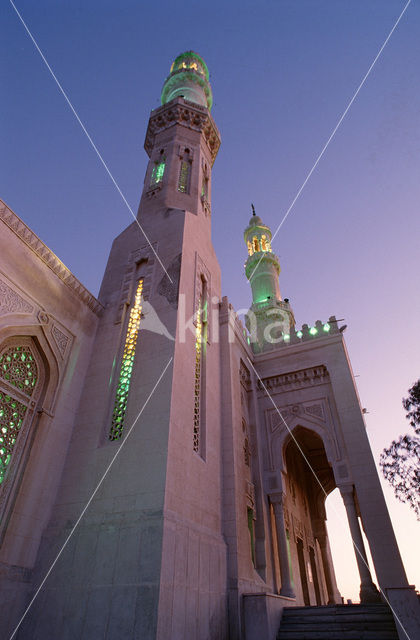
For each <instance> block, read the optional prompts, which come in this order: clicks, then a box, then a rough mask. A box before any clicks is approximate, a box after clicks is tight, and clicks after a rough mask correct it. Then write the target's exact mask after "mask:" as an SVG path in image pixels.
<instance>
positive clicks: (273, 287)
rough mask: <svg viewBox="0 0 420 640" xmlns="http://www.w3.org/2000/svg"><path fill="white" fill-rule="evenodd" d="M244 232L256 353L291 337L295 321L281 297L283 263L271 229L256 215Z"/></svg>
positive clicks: (249, 317) (249, 327)
mask: <svg viewBox="0 0 420 640" xmlns="http://www.w3.org/2000/svg"><path fill="white" fill-rule="evenodd" d="M251 206H252V217H251V219H250V221H249V224H248V226H247V228H246V229H245V231H244V240H245V243H246V246H247V249H248V259H247V261H246V263H245V273H246V277H247V278H248V280H249V282H250V284H251V288H252V305H251V308H250V310H249V312H248V316H247V320H246V323H247V327H248V330H249V331H250V333H251V339H252V342H253V349H254V351H256V352H259V351H264V350H266V349H268V348H273V346H275V344H276V343H277V342H278V340H279V339H280V337H281V335H282V334H283V335H288V334H289V332H290V328H291V327H292V326H294V324H295V319H294V316H293V311H292V309H291V307H290V305H289V301H288V300H287V299H286V300H284V301H283V300H282V297H281V294H280V285H279V274H280V262H279V259H278V257H277V256H276V255H275V253H273V251H272V249H271V237H272V234H271V229H270V227H268V226H267V225H266V224H264V223H263V221H262V220H261V218H260V217H259V216H257V215H256V214H255V209H254V205H251ZM273 323H274V324H273Z"/></svg>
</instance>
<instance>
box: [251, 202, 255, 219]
mask: <svg viewBox="0 0 420 640" xmlns="http://www.w3.org/2000/svg"><path fill="white" fill-rule="evenodd" d="M251 209H252V215H253V216H255V207H254V205H253V204H252V202H251Z"/></svg>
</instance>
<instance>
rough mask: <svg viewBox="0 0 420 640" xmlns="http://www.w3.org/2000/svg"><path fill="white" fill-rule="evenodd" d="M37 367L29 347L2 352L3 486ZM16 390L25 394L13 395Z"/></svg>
mask: <svg viewBox="0 0 420 640" xmlns="http://www.w3.org/2000/svg"><path fill="white" fill-rule="evenodd" d="M38 377H39V376H38V368H37V365H36V362H35V358H34V356H33V353H32V351H31V350H30V348H29V347H28V346H22V345H19V346H16V345H14V346H10V347H7V348H6V349H5V350H4V351H3V352H2V353H1V355H0V382H1V383H2V387H3V388H2V389H0V485H1V484H2V483H3V481H4V478H5V475H6V471H7V469H8V466H9V463H10V460H11V458H12V453H13V449H14V446H15V443H16V440H17V438H18V436H19V433H20V431H21V427H22V424H23V421H24V418H25V414H26V412H27V409H28V407H27V406H26V404H25V399H24V397H25V396H26V397H27V400H26V403H28V402H29V398H30V397H31V396H32V395H33V392H34V389H35V387H36V384H37V382H38ZM15 390H18V391H20V392H21V394H23V395H22V396H20V397H21V399H20V400H17V399H16V398H15V397H14V394H15Z"/></svg>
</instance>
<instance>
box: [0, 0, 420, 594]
mask: <svg viewBox="0 0 420 640" xmlns="http://www.w3.org/2000/svg"><path fill="white" fill-rule="evenodd" d="M16 6H17V8H18V10H19V11H20V12H21V13H22V16H23V18H24V20H25V21H26V22H27V25H28V27H29V29H30V30H31V31H32V33H33V35H34V37H35V39H36V41H37V42H38V45H39V47H40V48H41V50H42V51H43V53H44V55H45V56H46V58H47V60H48V62H49V64H50V65H51V67H52V68H53V70H54V72H55V74H56V76H57V77H58V79H59V81H60V82H61V84H62V86H63V88H64V89H65V91H66V92H67V94H68V96H69V99H70V100H71V102H72V103H73V105H74V107H75V109H76V111H77V112H78V114H79V117H80V118H81V120H82V121H83V123H84V125H85V126H86V128H87V130H88V131H89V134H90V135H91V137H92V138H93V140H94V142H95V144H96V145H97V147H98V149H99V150H100V152H101V154H102V155H103V157H104V159H105V161H106V162H107V164H108V166H109V168H110V170H111V172H112V173H113V175H114V177H115V179H116V181H117V182H118V184H119V186H120V188H121V190H122V191H123V193H124V195H125V197H126V198H127V200H128V202H129V203H130V206H131V207H132V208H133V210H134V211H136V210H137V206H138V202H139V198H140V194H141V190H142V184H143V177H144V172H145V169H146V164H147V156H146V153H145V152H144V150H143V142H144V136H145V132H146V127H147V120H148V117H149V113H150V110H151V109H153V108H156V107H157V106H159V104H160V100H159V99H160V91H161V87H162V84H163V81H164V79H165V77H166V75H167V74H168V73H169V67H170V64H171V62H172V60H173V59H174V57H175V56H176V55H177V54H178V53H180V52H182V51H184V50H187V49H194V50H195V51H198V52H199V53H200V54H201V55H202V56H203V57H204V59H205V61H206V62H207V65H208V67H209V70H210V80H211V83H212V87H213V93H214V106H213V110H212V115H213V117H214V119H215V121H216V124H217V126H218V127H219V130H220V132H221V135H222V146H221V149H220V152H219V156H218V158H217V160H216V163H215V166H214V170H213V194H212V196H213V197H212V224H213V240H214V245H215V248H216V252H217V255H218V257H219V260H220V264H221V268H222V274H223V280H222V286H223V293H224V294H225V295H228V297H229V298H230V300H231V302H232V303H233V304H234V306H235V307H236V308H244V307H248V306H249V304H250V301H251V293H250V287H249V285H248V282H247V280H246V278H245V275H244V271H243V263H244V261H245V259H246V247H245V245H244V243H243V235H242V234H243V229H244V227H245V226H246V224H247V221H248V219H249V217H250V214H251V210H250V203H251V202H254V204H255V207H256V210H257V214H258V215H260V216H261V218H262V219H263V221H264V222H265V223H266V224H269V225H271V227H272V229H273V231H274V230H275V229H276V227H277V225H278V224H279V222H280V221H281V219H282V217H283V215H284V214H285V212H286V211H287V209H288V207H289V205H290V203H291V202H292V200H293V198H294V197H295V195H296V193H297V191H298V189H299V187H300V186H301V184H302V182H303V181H304V179H305V178H306V176H307V174H308V172H309V170H310V169H311V167H312V165H313V163H314V161H315V159H316V157H317V156H318V154H319V153H320V151H321V149H322V147H323V145H324V144H325V142H326V140H327V139H328V137H329V135H330V134H331V132H332V130H333V128H334V127H335V125H336V123H337V121H338V119H339V118H340V116H341V114H342V113H343V111H344V109H345V108H346V106H347V104H348V102H349V100H350V99H351V97H352V95H353V94H354V92H355V90H356V88H357V86H358V85H359V83H360V81H361V80H362V78H363V76H364V74H365V73H366V71H367V70H368V68H369V66H370V64H371V63H372V61H373V59H374V57H375V56H376V54H377V52H378V50H379V48H380V47H381V45H382V44H383V42H384V40H385V38H386V36H387V35H388V33H389V31H390V30H391V28H392V26H393V25H394V23H395V21H396V20H397V18H398V16H399V14H400V12H401V11H402V9H403V6H404V2H400V1H394V0H386V1H384V0H378V1H376V0H369V1H368V2H366V1H365V0H352V1H344V0H324V1H317V0H313V1H297V2H296V1H289V2H283V1H275V0H271V1H266V0H262V1H261V0H260V1H259V2H256V1H255V0H254V2H247V1H245V2H244V1H241V2H239V1H236V0H234V1H230V2H227V3H226V2H220V1H219V0H217V1H215V0H214V1H213V2H211V3H202V2H197V1H196V2H192V1H183V2H182V3H181V2H175V1H173V0H172V1H169V0H165V1H163V2H154V3H149V2H148V3H145V2H134V1H133V2H126V1H122V2H119V3H118V8H117V3H116V2H115V1H114V2H109V1H103V0H102V1H99V0H91V1H90V2H78V1H76V0H73V1H72V2H67V3H64V2H60V3H57V2H52V1H51V2H46V1H44V0H41V1H39V2H37V3H33V2H29V1H27V0H25V1H20V0H17V2H16ZM0 17H1V24H2V33H1V38H0V59H1V67H0V72H1V85H2V107H1V110H2V115H3V117H2V122H1V129H2V131H1V133H2V146H3V149H2V154H1V160H0V186H1V191H0V196H1V197H2V198H3V199H4V200H5V202H7V204H8V205H9V206H10V207H11V208H12V209H13V210H14V211H15V212H16V213H17V214H18V215H19V216H20V217H21V218H22V219H23V220H24V221H25V222H26V223H27V224H28V225H29V226H30V227H31V228H32V229H33V230H34V231H35V232H36V233H37V234H38V235H39V236H40V237H41V239H42V240H43V241H44V242H45V243H46V244H47V245H48V246H49V247H50V248H51V249H52V250H53V251H54V252H55V253H56V254H57V255H58V256H59V257H60V258H61V260H62V261H63V262H64V263H65V264H66V265H67V266H68V267H69V268H70V269H71V270H72V271H73V272H74V274H75V275H76V276H77V277H78V278H79V279H80V280H81V281H82V282H83V283H84V284H85V285H86V286H87V287H88V288H89V289H90V290H91V291H92V293H94V294H97V292H98V290H99V285H100V281H101V278H102V274H103V271H104V268H105V264H106V260H107V257H108V252H109V249H110V247H111V242H112V240H113V238H114V237H115V236H116V235H117V234H118V233H119V232H120V231H121V230H122V229H123V228H124V227H126V226H127V225H128V224H130V223H131V221H132V219H131V216H130V213H129V211H128V210H127V208H126V206H125V205H124V203H123V201H122V199H121V197H120V195H119V194H118V192H117V191H116V189H115V187H114V185H113V184H112V182H111V181H110V179H109V177H108V176H107V174H106V172H105V170H104V168H103V166H102V165H101V164H100V162H99V160H98V158H97V156H96V154H95V153H94V151H93V149H92V148H91V146H90V144H89V142H88V140H87V139H86V137H85V135H84V133H83V132H82V130H81V128H80V126H79V124H78V123H77V121H76V119H75V117H74V115H73V114H72V113H71V111H70V109H69V107H68V105H67V104H66V102H65V100H64V98H63V96H62V95H61V94H60V92H59V90H58V88H57V86H56V84H55V83H54V81H53V79H52V77H51V76H50V74H49V73H48V71H47V69H46V67H45V65H44V63H43V62H42V60H41V57H40V56H39V54H38V52H37V51H36V49H35V47H34V45H33V44H32V42H31V41H30V39H29V37H28V35H27V34H26V32H25V30H24V28H23V26H22V24H21V23H20V21H19V19H18V17H17V15H16V13H15V12H14V10H13V7H12V6H11V5H9V4H8V3H4V4H3V6H2V7H1V9H0ZM419 29H420V6H419V4H418V3H416V2H412V3H411V5H410V6H409V7H408V9H407V12H406V13H405V15H404V17H403V18H402V20H401V22H400V24H399V25H398V27H397V29H396V31H395V33H394V34H393V35H392V37H391V39H390V41H389V43H388V45H387V46H386V48H385V50H384V52H383V54H382V56H381V57H380V59H379V60H378V62H377V64H376V66H375V68H374V69H373V71H372V73H371V75H370V76H369V78H368V80H367V81H366V84H365V85H364V87H363V88H362V90H361V92H360V94H359V95H358V97H357V98H356V101H355V103H354V104H353V105H352V107H351V109H350V111H349V113H348V115H347V116H346V118H345V120H344V121H343V123H342V125H341V127H340V129H339V130H338V132H337V134H336V136H335V138H334V139H333V141H332V142H331V144H330V145H329V147H328V149H327V151H326V152H325V155H324V157H323V158H322V159H321V161H320V163H319V166H318V167H317V169H316V170H315V172H314V174H313V175H312V177H311V178H310V180H309V182H308V184H307V186H306V187H305V189H304V191H303V193H302V195H301V197H300V198H299V199H298V201H297V203H296V204H295V206H294V208H293V210H292V211H291V213H290V215H289V217H288V219H287V221H286V222H285V224H284V225H283V226H282V228H281V230H280V232H279V234H278V235H277V237H276V240H275V242H274V245H273V249H274V251H275V252H276V253H277V255H278V256H279V257H280V263H281V266H282V273H281V275H280V286H281V291H282V294H283V296H285V297H289V298H290V300H291V303H292V305H293V307H294V311H295V316H296V319H297V324H298V326H300V325H301V324H302V323H304V322H307V323H308V324H313V323H314V322H315V321H316V320H317V319H321V320H324V321H325V320H326V319H327V318H328V317H329V316H330V315H331V314H336V316H337V317H338V318H344V319H345V323H346V324H348V329H347V331H346V334H345V335H346V341H347V345H348V348H349V351H350V356H351V359H352V364H353V369H354V371H355V373H356V374H357V375H359V376H360V377H358V378H357V381H358V386H359V391H360V396H361V401H362V404H363V406H366V407H367V409H368V411H369V413H368V414H367V416H366V422H367V429H368V433H369V437H370V440H371V443H372V447H373V452H374V455H375V458H376V460H377V459H378V458H379V453H380V451H381V450H382V448H383V447H384V446H385V445H387V444H388V443H389V442H390V441H391V440H392V439H393V438H394V437H397V436H398V435H399V434H400V433H402V432H405V431H406V430H407V429H409V426H408V423H407V422H406V421H405V418H404V411H403V409H402V406H401V398H402V396H403V395H405V394H406V392H407V389H408V387H409V386H410V385H411V384H412V383H413V382H414V381H415V380H416V379H417V378H419V377H420V346H419V345H420V341H419V331H420V322H419V320H420V305H419V287H418V281H419V273H420V266H419V237H420V233H419V232H420V223H419V202H420V180H419V175H420V153H419V151H420V84H419V81H418V80H419V74H418V70H419V68H420V38H419ZM386 497H387V500H388V504H389V507H390V510H391V514H392V516H393V521H394V526H395V530H396V534H397V538H398V541H399V543H400V547H401V552H402V555H403V559H404V561H405V565H406V569H407V572H408V577H409V581H410V582H411V583H416V582H417V586H420V584H419V583H420V559H419V557H418V544H416V541H417V542H418V539H419V527H418V523H417V522H416V520H415V517H414V515H413V514H412V513H411V512H410V511H409V509H408V507H406V506H404V505H401V504H399V503H397V502H396V500H395V499H394V498H393V497H392V492H391V491H390V490H388V489H386ZM333 502H335V503H337V505H338V508H340V506H341V505H340V500H337V499H336V496H335V495H334V496H331V498H330V499H329V501H328V504H329V503H333ZM340 517H341V519H342V517H343V513H342V514H341V516H340ZM329 519H330V523H331V526H330V531H331V533H330V535H331V544H332V547H333V553H334V556H335V562H336V568H337V574H338V581H339V586H340V588H341V590H342V595H344V596H345V597H346V598H347V597H352V598H354V599H356V598H357V595H358V585H357V576H356V567H355V561H354V558H353V555H352V551H351V549H350V545H349V538H348V534H347V527H346V526H344V531H345V533H343V532H342V530H341V526H342V525H341V524H340V522H339V521H336V520H337V518H336V516H335V515H334V513H333V512H332V509H331V508H329ZM339 519H340V518H338V520H339ZM342 545H344V546H342ZM416 550H417V557H416V555H415V554H416Z"/></svg>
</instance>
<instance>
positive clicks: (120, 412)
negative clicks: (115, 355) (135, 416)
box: [109, 279, 143, 440]
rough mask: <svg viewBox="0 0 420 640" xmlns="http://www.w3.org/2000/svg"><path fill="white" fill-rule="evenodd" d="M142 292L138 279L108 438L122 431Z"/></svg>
mask: <svg viewBox="0 0 420 640" xmlns="http://www.w3.org/2000/svg"><path fill="white" fill-rule="evenodd" d="M142 292H143V279H140V280H139V282H138V285H137V291H136V295H135V299H134V304H133V306H132V308H131V311H130V317H129V319H128V327H127V334H126V338H125V344H124V351H123V356H122V362H121V369H120V375H119V378H118V384H117V392H116V395H115V403H114V411H113V413H112V421H111V430H110V432H109V439H110V440H119V439H120V438H121V437H122V433H123V428H124V419H125V414H126V411H127V401H128V392H129V390H130V383H131V374H132V371H133V365H134V356H135V353H136V345H137V337H138V332H139V327H140V319H141V309H142V298H141V295H142Z"/></svg>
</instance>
